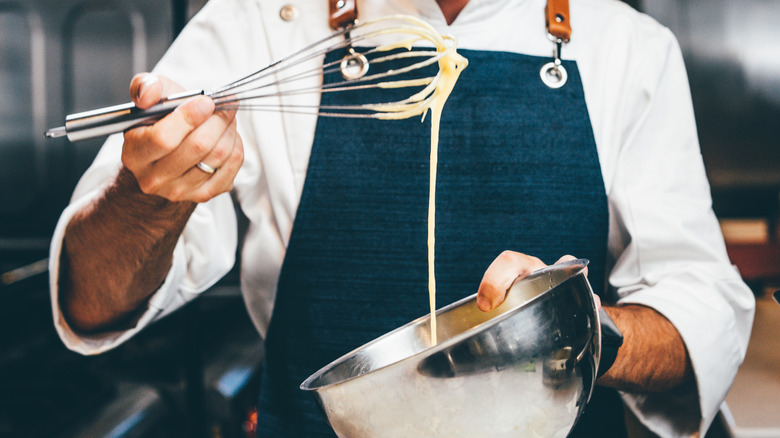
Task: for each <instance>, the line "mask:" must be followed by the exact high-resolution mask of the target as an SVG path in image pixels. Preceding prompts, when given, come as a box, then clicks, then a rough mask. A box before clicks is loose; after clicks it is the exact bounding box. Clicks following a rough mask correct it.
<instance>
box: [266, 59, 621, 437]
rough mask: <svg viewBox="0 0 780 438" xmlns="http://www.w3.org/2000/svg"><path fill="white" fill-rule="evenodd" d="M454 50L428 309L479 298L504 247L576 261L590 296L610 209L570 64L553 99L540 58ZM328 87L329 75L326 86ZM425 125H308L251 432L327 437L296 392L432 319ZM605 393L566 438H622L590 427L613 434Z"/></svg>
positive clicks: (346, 98)
mask: <svg viewBox="0 0 780 438" xmlns="http://www.w3.org/2000/svg"><path fill="white" fill-rule="evenodd" d="M461 53H463V55H464V56H466V58H468V59H469V67H468V68H467V69H466V70H465V71H464V72H463V73H462V75H461V77H460V79H459V81H458V83H457V85H456V87H455V89H454V91H453V93H452V95H451V96H450V98H449V101H448V103H447V105H446V106H445V108H444V113H443V115H442V121H441V136H440V145H439V167H438V182H437V187H436V197H437V207H436V208H437V210H436V281H437V296H436V299H437V303H438V307H442V306H444V305H446V304H449V303H451V302H453V301H456V300H458V299H460V298H463V297H465V296H467V295H471V294H473V293H474V292H476V290H477V286H478V285H479V282H480V280H481V279H482V275H483V273H484V272H485V269H486V268H487V267H488V265H490V263H491V262H492V261H493V259H494V258H495V257H496V256H497V255H498V254H499V253H501V251H503V250H506V249H511V250H515V251H520V252H524V253H527V254H531V255H535V256H537V257H539V258H541V259H542V260H543V261H544V262H546V263H548V264H549V263H554V262H555V261H556V260H557V259H558V258H559V257H560V256H562V255H564V254H572V255H575V256H577V257H583V258H588V259H589V260H590V266H589V279H590V281H591V283H592V285H593V287H594V290H595V291H596V292H597V293H601V291H602V289H603V288H604V259H605V255H606V242H607V227H608V210H607V198H606V194H605V189H604V182H603V180H602V176H601V168H600V165H599V159H598V155H597V151H596V145H595V142H594V139H593V131H592V128H591V125H590V119H589V116H588V112H587V109H586V106H585V100H584V97H583V90H582V85H581V82H580V77H579V72H578V70H577V67H576V64H575V63H573V62H568V63H564V65H565V68H566V69H567V70H568V72H570V73H569V80H568V82H567V83H566V85H565V86H564V87H562V88H560V89H556V90H553V89H550V88H547V87H546V86H545V85H544V84H543V83H542V82H541V80H540V79H539V69H540V68H541V66H542V65H544V64H545V63H546V62H548V61H549V59H546V58H538V57H531V56H525V55H518V54H510V53H502V52H487V51H468V50H463V51H461ZM343 55H344V54H341V53H333V54H331V55H329V57H330V58H329V59H326V62H327V61H329V60H336V59H340V58H341V57H342V56H343ZM334 80H340V77H333V78H330V77H327V76H326V78H325V82H326V83H327V82H330V81H334ZM366 92H370V91H362V93H366ZM401 93H408V91H401ZM353 99H354V100H355V101H357V102H365V101H367V100H371V99H367V98H366V97H365V95H363V96H362V97H361V96H357V95H350V94H345V93H324V94H323V97H322V104H323V105H331V104H333V105H339V104H349V103H350V102H351V101H352V100H353ZM429 121H430V117H428V118H426V121H425V122H424V123H421V122H420V119H418V118H414V119H408V120H398V121H376V120H362V119H350V120H345V119H333V118H324V117H321V118H320V119H319V120H318V122H317V128H316V135H315V140H314V144H313V147H312V152H311V158H310V161H309V167H308V173H307V176H306V182H305V185H304V188H303V194H302V197H301V202H300V205H299V207H298V212H297V215H296V217H295V223H294V226H293V232H292V235H291V237H290V242H289V246H288V248H287V253H286V257H285V260H284V263H283V267H282V270H281V274H280V279H279V286H278V292H277V298H276V304H275V308H274V312H273V317H272V320H271V324H270V327H269V330H268V336H267V338H266V355H267V360H266V365H265V370H264V377H263V382H262V388H261V401H260V406H259V425H258V436H262V437H274V438H278V437H290V438H302V437H333V436H334V434H333V432H332V431H331V429H330V427H329V426H328V424H327V422H326V419H325V417H324V415H323V414H322V413H321V412H320V410H319V407H318V406H317V405H316V403H315V402H314V399H313V397H312V396H311V394H308V393H305V392H303V391H301V390H299V385H300V383H301V382H302V381H303V380H305V379H306V378H307V377H308V376H309V375H311V374H312V373H314V372H316V371H317V370H318V369H320V368H321V367H323V366H325V365H326V364H328V363H330V362H331V361H333V360H334V359H337V358H338V357H340V356H342V355H343V354H345V353H347V352H349V351H351V350H353V349H354V348H356V347H358V346H360V345H362V344H364V343H366V342H368V341H370V340H372V339H374V338H376V337H378V336H380V335H382V334H384V333H386V332H388V331H391V330H393V329H395V328H397V327H398V326H400V325H403V324H405V323H407V322H408V321H411V320H412V319H415V318H417V317H419V316H422V315H424V314H426V313H427V312H428V311H429V308H428V289H427V284H428V271H427V246H426V245H427V243H426V242H427V225H426V223H427V211H428V178H429V173H428V172H429V153H430V123H429ZM601 392H602V391H601V390H599V391H597V393H596V394H595V395H594V399H593V403H594V404H597V403H598V400H597V399H600V398H601V396H600V393H601ZM609 395H610V396H611V400H612V402H613V403H617V405H614V406H613V407H612V409H611V411H612V414H613V417H614V418H612V419H609V420H607V419H605V418H603V417H600V418H597V419H596V420H594V421H590V420H588V419H587V418H586V417H588V415H589V411H591V410H594V411H602V412H603V411H604V409H603V408H601V407H597V408H593V409H591V407H590V406H589V408H588V410H587V411H586V414H585V415H584V416H583V419H582V420H581V422H580V425H579V426H578V428H580V427H585V426H588V425H589V424H590V426H588V427H591V426H596V427H598V428H602V429H600V430H599V429H587V430H583V431H582V432H576V433H579V434H580V435H579V436H609V437H615V436H620V434H619V433H616V432H614V431H610V430H608V429H603V427H604V424H607V426H606V427H611V425H614V423H615V422H616V421H619V423H620V424H619V428H620V429H622V428H623V426H622V410H621V409H620V405H619V401H618V400H617V399H616V394H614V393H612V394H609ZM399 420H400V421H403V419H399ZM591 423H592V424H591Z"/></svg>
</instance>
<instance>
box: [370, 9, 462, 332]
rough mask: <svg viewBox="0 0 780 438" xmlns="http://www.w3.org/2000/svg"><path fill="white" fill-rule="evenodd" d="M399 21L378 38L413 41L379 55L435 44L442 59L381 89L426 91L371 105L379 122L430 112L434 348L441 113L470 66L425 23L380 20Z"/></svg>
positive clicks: (430, 291) (452, 44)
mask: <svg viewBox="0 0 780 438" xmlns="http://www.w3.org/2000/svg"><path fill="white" fill-rule="evenodd" d="M381 20H396V21H399V22H401V24H399V25H396V26H390V27H387V28H384V29H382V30H381V31H380V32H377V33H378V34H395V33H407V34H410V35H412V37H411V38H409V39H406V40H403V41H400V42H395V43H392V44H387V45H384V46H380V47H379V48H378V50H379V51H388V50H393V49H397V48H401V47H404V48H407V49H411V48H412V46H413V45H414V44H415V43H417V42H418V41H423V40H424V41H428V42H430V43H432V44H433V45H434V47H435V49H436V51H437V52H438V53H439V54H440V55H441V57H440V58H439V60H438V64H439V72H438V73H437V75H436V76H435V77H434V78H425V79H418V80H399V81H388V82H384V83H382V84H379V85H380V86H384V87H386V88H399V87H412V86H422V85H425V88H424V89H423V90H421V91H419V92H418V93H416V94H414V95H413V96H411V97H410V98H408V99H406V100H404V101H401V102H396V103H392V104H383V105H371V106H370V108H371V109H373V110H376V111H378V112H379V113H378V114H376V116H375V117H376V118H379V119H404V118H408V117H412V116H415V115H424V114H425V113H426V112H427V111H428V110H429V109H430V110H431V158H430V183H429V184H430V185H429V198H428V299H429V303H430V309H431V327H430V330H431V345H436V343H437V342H438V341H437V336H436V274H435V269H434V265H435V260H434V256H435V252H436V251H435V248H436V238H435V224H436V167H437V162H438V148H439V124H440V121H441V112H442V110H443V109H444V104H445V103H446V102H447V98H448V97H449V95H450V93H451V92H452V89H453V88H454V87H455V83H456V82H457V80H458V76H459V75H460V72H461V71H463V69H464V68H466V66H467V65H468V60H466V58H464V57H463V56H461V55H460V54H458V52H457V50H456V49H457V40H456V39H455V38H454V37H451V36H445V35H441V34H439V33H438V32H437V31H436V30H435V29H434V28H433V27H431V26H430V25H429V24H427V23H425V22H424V21H421V20H418V19H416V18H414V17H408V16H393V17H387V18H383V19H380V20H379V21H381ZM404 56H407V55H406V54H405V52H401V53H399V54H397V55H394V56H391V57H390V58H389V59H393V58H400V57H404Z"/></svg>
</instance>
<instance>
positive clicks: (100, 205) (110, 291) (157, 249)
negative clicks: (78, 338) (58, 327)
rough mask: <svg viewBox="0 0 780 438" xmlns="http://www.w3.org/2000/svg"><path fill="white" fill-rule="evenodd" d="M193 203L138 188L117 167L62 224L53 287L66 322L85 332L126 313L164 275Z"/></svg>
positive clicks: (131, 311) (123, 317)
mask: <svg viewBox="0 0 780 438" xmlns="http://www.w3.org/2000/svg"><path fill="white" fill-rule="evenodd" d="M195 205H196V204H195V203H194V202H170V201H167V200H165V199H164V198H161V197H158V196H154V195H147V194H144V193H143V192H141V190H140V189H139V188H138V184H137V182H136V180H135V177H134V176H133V175H132V174H131V173H130V172H129V171H127V170H126V169H124V168H123V169H122V170H121V171H120V173H119V175H118V176H117V179H116V180H115V182H114V183H113V184H112V185H111V186H110V187H109V188H108V189H107V191H106V193H105V194H104V196H102V197H101V198H99V199H97V200H96V201H95V202H93V203H92V204H90V205H89V206H87V207H86V208H84V209H83V210H82V211H81V212H79V213H77V214H76V215H75V216H74V217H73V218H72V219H71V221H70V222H69V224H68V226H67V228H66V230H65V237H64V241H63V251H62V256H61V257H62V260H61V266H62V269H61V271H60V278H59V287H60V305H61V308H62V310H63V313H64V315H65V317H66V319H67V320H68V321H69V323H70V324H71V325H72V326H73V327H74V328H75V329H77V330H79V331H83V332H91V331H97V330H100V329H104V328H107V327H109V326H111V325H114V324H118V323H121V322H123V321H125V320H127V319H128V318H132V316H133V315H134V313H135V312H136V311H137V310H138V309H139V308H140V307H141V306H142V305H143V304H144V303H145V302H146V300H147V299H148V298H149V296H150V295H151V294H152V293H153V292H154V291H155V290H156V289H157V288H158V287H159V286H160V284H161V283H162V282H163V280H164V279H165V276H166V274H167V272H168V270H169V269H170V267H171V263H172V258H173V250H174V247H175V245H176V242H177V240H178V237H179V235H180V234H181V232H182V230H183V229H184V226H185V225H186V223H187V220H188V219H189V217H190V215H191V214H192V212H193V210H194V209H195Z"/></svg>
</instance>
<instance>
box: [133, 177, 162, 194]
mask: <svg viewBox="0 0 780 438" xmlns="http://www.w3.org/2000/svg"><path fill="white" fill-rule="evenodd" d="M136 178H137V180H138V187H139V188H140V189H141V191H142V192H144V193H146V194H147V195H153V194H158V193H159V192H160V190H161V188H162V181H160V179H159V178H155V177H153V176H144V177H141V178H138V177H136Z"/></svg>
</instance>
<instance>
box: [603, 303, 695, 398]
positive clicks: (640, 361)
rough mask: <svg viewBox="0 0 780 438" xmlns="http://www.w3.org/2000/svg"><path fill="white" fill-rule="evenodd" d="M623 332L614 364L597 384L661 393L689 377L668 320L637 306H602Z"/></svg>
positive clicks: (676, 335) (682, 351)
mask: <svg viewBox="0 0 780 438" xmlns="http://www.w3.org/2000/svg"><path fill="white" fill-rule="evenodd" d="M604 310H606V312H607V313H608V314H609V316H610V318H612V320H614V321H615V324H616V325H617V326H618V328H619V329H620V331H621V332H622V333H623V337H624V341H623V346H622V347H621V348H620V350H619V352H618V355H617V358H616V359H615V363H614V364H613V365H612V367H611V368H610V369H609V371H607V373H606V374H604V375H603V376H602V377H601V378H600V379H599V381H598V383H599V384H601V385H603V386H608V387H613V388H616V389H620V390H623V391H629V392H662V391H667V390H670V389H673V388H675V387H677V386H680V385H682V384H684V383H686V382H688V381H689V380H690V379H691V377H692V376H693V371H692V368H691V363H690V359H689V358H688V352H687V350H686V348H685V344H684V343H683V340H682V337H681V336H680V334H679V333H678V332H677V329H676V328H675V327H674V325H672V323H671V322H669V320H667V319H666V318H664V317H663V316H662V315H661V314H660V313H658V312H656V311H655V310H653V309H651V308H649V307H644V306H638V305H627V306H620V307H605V308H604Z"/></svg>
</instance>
